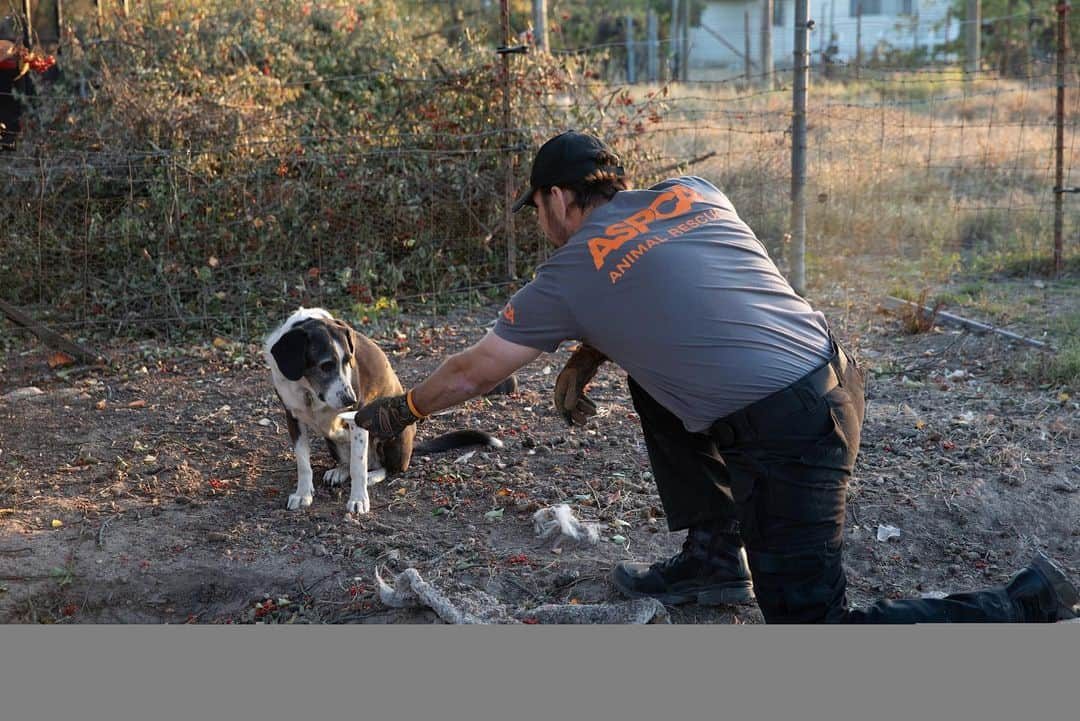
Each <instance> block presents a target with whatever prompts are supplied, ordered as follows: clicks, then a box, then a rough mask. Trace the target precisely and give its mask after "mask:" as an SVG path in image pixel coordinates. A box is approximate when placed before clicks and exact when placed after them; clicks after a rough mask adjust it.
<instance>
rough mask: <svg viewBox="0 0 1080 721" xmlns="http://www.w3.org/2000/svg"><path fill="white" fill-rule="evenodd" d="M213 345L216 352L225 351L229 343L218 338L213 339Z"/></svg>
mask: <svg viewBox="0 0 1080 721" xmlns="http://www.w3.org/2000/svg"><path fill="white" fill-rule="evenodd" d="M213 344H214V347H215V348H217V349H218V350H227V349H228V347H229V341H227V340H225V339H224V338H222V337H220V336H218V337H216V338H214V341H213Z"/></svg>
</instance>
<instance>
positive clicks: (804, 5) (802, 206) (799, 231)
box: [791, 0, 810, 295]
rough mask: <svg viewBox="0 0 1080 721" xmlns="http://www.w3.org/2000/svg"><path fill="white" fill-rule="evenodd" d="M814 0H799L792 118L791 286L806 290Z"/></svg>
mask: <svg viewBox="0 0 1080 721" xmlns="http://www.w3.org/2000/svg"><path fill="white" fill-rule="evenodd" d="M809 20H810V0H795V53H794V55H795V67H794V75H795V77H794V93H793V95H792V120H791V245H792V258H791V286H792V287H793V288H794V289H795V292H796V293H799V294H800V295H803V294H805V293H806V197H805V194H806V86H807V79H808V76H809V74H810V64H809V58H810V28H809V27H808V24H809Z"/></svg>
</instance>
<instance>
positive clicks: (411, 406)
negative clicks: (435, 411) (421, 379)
mask: <svg viewBox="0 0 1080 721" xmlns="http://www.w3.org/2000/svg"><path fill="white" fill-rule="evenodd" d="M405 402H406V403H407V404H408V405H409V412H410V413H412V414H413V415H414V416H416V417H417V418H419V419H420V420H424V419H425V418H427V417H428V416H426V415H424V414H423V413H421V412H420V411H419V410H417V408H416V406H415V405H414V404H413V399H412V389H411V388H410V389H409V392H408V393H406V394H405Z"/></svg>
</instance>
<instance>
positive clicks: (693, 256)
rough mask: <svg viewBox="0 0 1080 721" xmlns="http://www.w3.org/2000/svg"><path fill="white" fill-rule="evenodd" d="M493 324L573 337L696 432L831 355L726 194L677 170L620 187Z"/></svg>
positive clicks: (535, 336)
mask: <svg viewBox="0 0 1080 721" xmlns="http://www.w3.org/2000/svg"><path fill="white" fill-rule="evenodd" d="M494 332H495V334H496V335H498V336H499V337H500V338H503V339H504V340H507V341H510V342H511V343H517V344H519V345H524V346H528V347H530V348H536V349H538V350H542V351H547V352H552V351H554V350H556V349H557V348H558V346H559V344H560V343H561V342H562V341H564V340H569V339H576V340H581V341H583V342H585V343H588V344H589V345H591V346H593V347H595V348H596V349H598V350H599V351H601V352H602V353H604V354H605V355H607V356H608V357H609V358H610V359H611V360H613V361H614V362H616V363H618V364H619V365H620V366H621V367H622V368H623V369H624V370H626V372H627V373H628V374H629V375H630V377H632V378H633V379H634V380H635V381H637V383H638V384H640V385H641V387H642V388H644V389H645V390H646V391H647V392H648V393H649V395H651V396H652V397H653V398H654V399H656V401H657V402H659V403H660V404H661V405H663V406H664V407H665V408H667V409H668V410H670V411H671V412H672V413H674V414H675V415H676V416H677V417H678V418H680V419H681V420H682V422H683V424H684V425H685V426H686V428H687V430H689V431H691V432H701V431H704V430H706V429H708V427H709V426H710V425H712V423H713V422H714V421H715V420H717V419H718V418H722V417H724V416H726V415H728V414H729V413H732V412H734V411H737V410H739V409H740V408H744V407H745V406H747V405H749V404H751V403H753V402H754V401H756V400H759V399H761V398H764V397H765V396H767V395H769V394H770V393H773V392H775V391H778V390H780V389H781V388H784V387H785V386H788V385H790V384H791V383H793V382H794V381H796V380H798V379H799V378H801V377H802V376H804V375H806V374H807V373H808V372H810V371H811V370H813V369H814V368H816V367H818V366H820V365H821V364H823V363H825V362H826V361H827V360H828V359H829V356H830V344H829V332H828V326H827V325H826V322H825V317H824V316H823V315H822V314H821V313H818V312H816V311H814V309H813V308H811V307H810V305H809V304H808V303H807V302H806V301H805V300H803V299H802V298H800V297H799V296H798V295H797V294H796V293H795V292H794V291H793V290H792V288H791V286H790V285H789V284H788V282H787V281H786V280H785V279H784V277H783V276H782V275H781V274H780V271H779V270H777V268H776V266H775V265H774V264H773V262H772V260H771V259H770V258H769V255H768V252H767V251H766V250H765V247H764V246H763V245H762V244H761V241H759V240H758V239H757V238H756V237H755V236H754V233H753V231H752V230H750V228H749V227H748V226H747V225H746V223H744V222H743V221H742V219H741V218H739V216H738V214H737V213H736V212H735V208H734V207H733V206H732V205H731V201H729V200H728V199H727V197H726V196H725V195H724V194H723V193H721V192H720V191H719V190H717V189H716V187H715V186H713V185H712V184H711V183H709V182H708V181H707V180H704V179H702V178H697V177H682V178H675V179H672V180H666V181H664V182H662V183H660V184H658V185H655V186H653V187H652V188H650V189H648V190H625V191H622V192H619V193H617V194H616V195H615V197H614V198H612V200H611V201H610V202H608V203H606V204H605V205H602V206H600V207H598V208H596V209H594V210H593V211H592V212H591V213H590V214H589V215H588V216H587V217H586V218H585V223H584V224H583V225H582V227H581V228H580V229H579V230H578V232H577V233H575V234H574V236H573V237H572V238H570V240H569V241H568V242H567V243H566V245H564V246H563V247H562V248H559V249H558V250H557V251H556V252H555V253H553V254H552V256H551V258H550V259H549V260H548V261H547V262H546V263H544V264H543V265H541V266H540V268H539V269H538V270H537V273H536V277H535V278H534V279H533V280H532V281H530V282H529V283H528V284H526V285H525V286H524V287H523V288H522V289H521V290H519V291H518V292H517V293H515V294H514V296H513V297H512V298H511V299H510V302H509V303H507V305H506V307H505V308H504V309H503V312H502V314H501V315H500V317H499V319H498V321H497V322H496V324H495V329H494Z"/></svg>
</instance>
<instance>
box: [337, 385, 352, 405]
mask: <svg viewBox="0 0 1080 721" xmlns="http://www.w3.org/2000/svg"><path fill="white" fill-rule="evenodd" d="M338 400H340V401H341V403H342V404H343V405H347V406H351V405H353V404H354V403H356V393H354V392H353V389H352V388H346V389H345V390H343V391H342V392H341V393H339V394H338Z"/></svg>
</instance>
